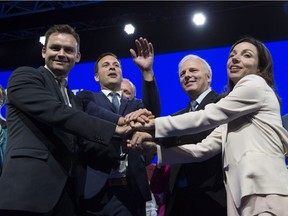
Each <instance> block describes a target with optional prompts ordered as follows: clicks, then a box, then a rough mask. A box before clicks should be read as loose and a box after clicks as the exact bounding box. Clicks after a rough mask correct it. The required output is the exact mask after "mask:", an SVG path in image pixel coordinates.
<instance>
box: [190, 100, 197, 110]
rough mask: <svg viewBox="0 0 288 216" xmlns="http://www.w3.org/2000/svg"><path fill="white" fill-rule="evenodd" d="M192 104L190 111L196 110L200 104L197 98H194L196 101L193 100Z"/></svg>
mask: <svg viewBox="0 0 288 216" xmlns="http://www.w3.org/2000/svg"><path fill="white" fill-rule="evenodd" d="M190 104H191V109H190V112H193V111H195V110H196V108H197V106H198V102H197V101H196V100H194V101H191V102H190Z"/></svg>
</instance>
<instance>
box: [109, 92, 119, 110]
mask: <svg viewBox="0 0 288 216" xmlns="http://www.w3.org/2000/svg"><path fill="white" fill-rule="evenodd" d="M109 95H110V96H111V97H112V105H113V107H114V110H115V111H116V113H119V108H120V103H119V100H118V93H116V92H110V93H109Z"/></svg>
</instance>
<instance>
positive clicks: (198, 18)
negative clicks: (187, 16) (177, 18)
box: [192, 13, 206, 26]
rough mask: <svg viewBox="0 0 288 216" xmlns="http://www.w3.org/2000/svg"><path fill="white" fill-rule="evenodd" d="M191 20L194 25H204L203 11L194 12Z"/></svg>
mask: <svg viewBox="0 0 288 216" xmlns="http://www.w3.org/2000/svg"><path fill="white" fill-rule="evenodd" d="M192 20H193V22H194V24H195V25H197V26H201V25H204V24H205V21H206V17H205V16H204V14H203V13H196V14H195V15H194V16H193V19H192Z"/></svg>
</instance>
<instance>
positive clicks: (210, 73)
mask: <svg viewBox="0 0 288 216" xmlns="http://www.w3.org/2000/svg"><path fill="white" fill-rule="evenodd" d="M190 59H192V60H195V59H198V60H200V61H201V62H202V63H203V65H204V69H205V72H206V73H207V74H209V75H210V77H211V80H212V69H211V67H210V65H209V64H208V63H207V61H206V60H205V59H203V58H201V57H199V56H197V55H191V54H190V55H186V56H184V58H182V60H181V61H180V62H179V64H178V73H179V74H180V72H181V71H180V68H181V66H182V64H183V63H184V62H186V61H187V60H190Z"/></svg>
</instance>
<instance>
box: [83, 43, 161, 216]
mask: <svg viewBox="0 0 288 216" xmlns="http://www.w3.org/2000/svg"><path fill="white" fill-rule="evenodd" d="M136 47H137V51H138V55H136V52H135V51H134V50H133V49H131V50H130V52H131V56H132V58H133V61H134V62H135V64H136V65H137V66H138V67H139V68H140V70H141V73H142V77H143V87H142V95H143V96H142V100H143V101H142V100H139V99H137V98H134V99H132V100H131V99H127V98H126V97H125V96H124V94H123V92H122V91H121V83H122V79H123V77H122V68H121V63H120V61H119V59H118V58H117V56H116V55H115V54H113V53H110V52H107V53H103V54H101V55H100V56H99V57H98V58H97V61H96V63H95V68H94V72H95V80H96V82H98V83H99V84H100V87H101V91H100V92H96V93H95V92H91V91H87V90H84V91H81V92H80V93H79V94H78V97H80V98H81V99H82V101H83V104H84V109H85V111H86V112H87V113H88V114H90V115H95V116H98V117H100V118H103V119H105V120H108V121H111V122H113V123H118V124H121V122H122V123H124V116H125V115H126V114H128V113H130V112H133V111H135V110H138V109H140V108H143V107H144V106H145V107H146V108H148V109H151V111H152V113H153V115H155V116H160V98H159V93H158V88H157V86H156V81H155V78H154V72H153V68H152V66H153V61H154V49H153V45H152V44H151V43H149V42H148V41H147V40H146V39H145V38H139V40H136ZM112 145H113V146H115V151H116V152H119V155H120V156H121V157H120V158H119V159H118V160H117V159H115V158H111V159H110V160H109V159H108V160H104V161H103V160H101V161H99V164H98V166H89V164H90V163H89V161H88V162H87V165H88V166H87V177H86V185H85V194H84V199H83V202H82V203H83V207H84V211H85V213H86V214H87V215H111V216H112V215H116V214H117V215H123V216H129V215H130V216H137V215H139V216H144V215H146V210H145V208H146V206H145V205H146V201H149V200H151V192H150V188H149V182H148V178H147V173H146V169H145V166H146V165H147V164H149V163H151V160H152V158H153V156H154V154H151V153H150V152H139V151H137V150H134V149H130V150H128V151H126V150H125V149H127V148H126V139H123V138H121V137H119V136H115V137H114V138H113V139H112V140H111V146H112ZM146 153H147V154H146Z"/></svg>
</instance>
